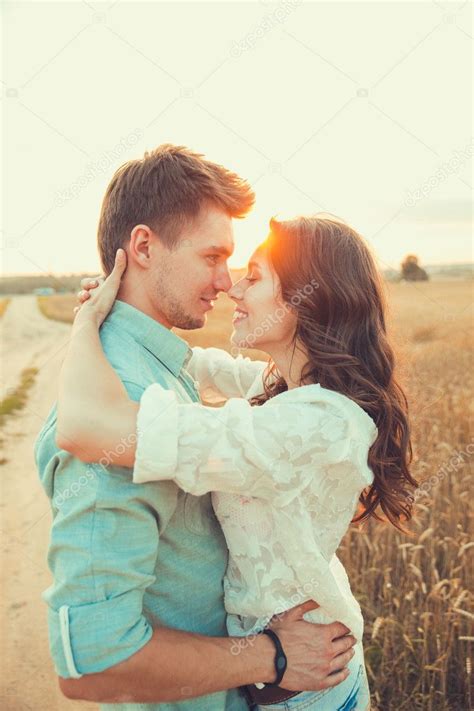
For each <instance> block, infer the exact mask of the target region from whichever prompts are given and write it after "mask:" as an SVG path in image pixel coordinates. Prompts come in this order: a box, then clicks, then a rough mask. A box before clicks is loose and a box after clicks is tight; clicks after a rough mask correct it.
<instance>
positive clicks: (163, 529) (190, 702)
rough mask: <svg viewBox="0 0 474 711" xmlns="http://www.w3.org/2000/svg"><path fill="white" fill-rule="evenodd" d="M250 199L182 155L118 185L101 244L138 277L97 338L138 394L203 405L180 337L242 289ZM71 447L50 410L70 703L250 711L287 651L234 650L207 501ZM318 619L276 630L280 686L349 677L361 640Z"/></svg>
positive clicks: (51, 599)
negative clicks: (248, 690) (243, 689)
mask: <svg viewBox="0 0 474 711" xmlns="http://www.w3.org/2000/svg"><path fill="white" fill-rule="evenodd" d="M253 201H254V195H253V193H252V190H251V189H250V187H249V185H248V184H247V183H246V182H245V181H244V180H242V179H241V178H239V177H238V176H237V175H235V174H234V173H231V172H230V171H228V170H226V169H225V168H223V167H222V166H219V165H216V164H214V163H211V162H210V161H207V160H205V159H204V158H203V157H202V156H200V155H198V154H195V153H192V152H191V151H189V150H187V149H184V148H180V147H174V146H170V145H164V146H161V147H159V148H158V149H157V150H155V151H153V152H152V153H150V154H145V156H144V158H143V159H140V160H135V161H131V162H129V163H127V164H126V165H124V166H123V167H122V168H120V169H119V170H118V171H117V173H116V174H115V176H114V177H113V179H112V182H111V183H110V185H109V187H108V189H107V192H106V195H105V198H104V202H103V206H102V214H101V217H100V223H99V230H98V245H99V251H100V255H101V261H102V266H103V269H104V272H105V273H106V274H109V273H110V272H111V270H112V267H113V264H114V260H115V253H116V250H117V249H118V248H119V247H123V248H125V250H126V252H127V264H128V267H127V271H126V274H125V276H124V278H123V280H122V285H121V288H120V292H119V294H118V300H117V302H116V303H115V305H114V307H113V309H112V311H111V313H110V315H109V316H108V318H107V319H106V321H105V322H104V325H103V326H102V329H101V340H102V344H103V347H104V351H105V353H106V356H107V358H108V359H109V360H110V362H111V364H112V365H113V367H114V368H115V369H116V371H117V372H118V374H119V376H120V377H121V379H122V381H123V383H124V385H125V387H126V389H127V392H128V394H129V396H130V397H131V398H132V399H134V400H136V401H138V400H139V399H140V397H141V394H142V393H143V391H144V390H145V388H146V387H147V386H148V385H150V384H151V383H152V382H156V381H157V382H159V383H161V384H162V385H163V386H164V387H166V388H170V389H173V390H174V391H175V392H176V393H177V394H178V397H179V398H180V400H181V401H182V402H193V401H198V400H199V393H198V390H197V384H196V383H194V382H193V380H192V379H191V378H190V376H189V374H188V373H187V372H186V363H187V361H188V359H189V357H190V355H191V352H190V349H189V347H188V346H187V344H186V343H185V342H184V341H183V340H182V339H180V338H178V336H176V335H175V334H174V333H173V332H172V331H171V328H172V327H179V328H185V329H194V328H200V327H202V326H203V325H204V323H205V321H206V313H207V312H208V311H209V310H210V309H212V302H213V300H214V299H215V298H216V297H217V295H218V294H219V293H220V292H221V291H227V290H228V289H229V288H230V286H231V279H230V275H229V271H228V267H227V258H228V257H229V256H230V255H231V254H232V251H233V247H234V245H233V235H232V218H237V217H243V216H244V215H245V214H246V213H247V212H248V211H249V209H250V208H251V206H252V204H253ZM61 437H62V435H61V433H60V432H57V430H56V407H54V408H53V410H52V411H51V413H50V415H49V417H48V420H47V422H46V424H45V426H44V428H43V430H42V431H41V433H40V435H39V437H38V440H37V443H36V446H35V455H36V460H37V465H38V468H39V471H40V475H41V479H42V483H43V486H44V488H45V490H46V492H47V494H48V496H49V497H50V499H51V502H52V508H53V527H52V534H51V547H50V551H49V565H50V568H51V571H52V573H53V578H54V581H53V584H52V586H51V587H50V588H49V589H48V590H47V591H46V592H45V593H44V597H45V600H46V602H47V603H48V606H49V617H48V622H49V632H50V646H51V653H52V656H53V659H54V662H55V665H56V669H57V673H58V675H59V683H60V686H61V689H62V691H63V693H64V694H65V695H66V696H67V697H69V698H77V699H90V700H95V701H99V702H105V703H115V704H116V703H121V704H122V706H121V708H122V709H127V710H131V709H138V708H140V709H148V710H149V711H152V710H157V709H166V710H169V709H176V710H178V709H179V710H181V709H187V708H190V709H196V710H197V711H201V710H202V711H224V709H225V710H231V711H232V710H235V711H240V710H241V709H246V708H247V705H246V702H245V700H244V698H243V696H242V695H241V694H240V693H239V691H238V689H237V687H239V686H241V685H244V684H253V683H256V682H259V681H263V682H268V683H271V682H272V681H273V680H274V679H275V677H276V670H275V663H274V662H275V647H274V643H273V642H272V640H271V639H270V638H269V637H267V636H266V635H259V636H258V637H257V639H254V640H249V642H248V644H244V645H241V651H240V653H239V654H238V655H235V654H232V651H231V650H232V640H231V639H229V638H228V637H227V636H226V627H225V610H224V605H223V587H222V581H223V576H224V572H225V568H226V564H227V547H226V544H225V540H224V537H223V534H222V532H221V530H220V527H219V525H218V523H217V520H216V518H215V516H214V512H213V510H212V506H211V499H210V495H205V496H200V497H194V496H191V495H189V494H185V493H184V492H182V491H181V490H179V489H178V488H177V487H176V486H175V485H174V484H173V483H172V482H162V483H150V484H145V485H143V486H140V487H137V486H135V485H134V484H133V483H132V479H131V472H130V470H129V469H126V468H118V467H112V466H110V453H107V452H104V457H103V459H102V460H101V461H100V462H99V463H98V464H94V465H87V464H84V463H83V462H81V461H80V460H79V459H76V458H75V457H72V456H71V455H70V454H68V453H67V452H65V451H64V450H63V449H61V447H58V446H57V444H56V442H59V443H60V444H61ZM63 446H65V445H64V442H63ZM119 446H121V447H126V446H127V442H122V443H120V444H119ZM306 609H309V607H308V606H306V607H305V606H301V607H300V609H297V610H295V611H291V612H290V613H286V615H284V616H283V618H282V620H280V622H279V623H278V634H279V636H280V639H281V641H282V643H283V646H284V650H285V653H286V656H287V658H288V669H287V671H286V672H285V676H284V682H285V684H286V685H287V687H288V688H290V689H294V690H298V689H299V688H315V689H323V688H326V687H329V686H333V685H335V684H336V683H338V682H339V681H342V680H343V679H344V678H345V672H340V670H341V669H343V667H344V666H345V665H346V664H347V662H348V661H349V659H350V655H351V652H350V651H349V649H350V647H351V646H352V644H353V638H351V637H347V638H346V639H344V640H343V641H341V640H339V642H338V643H335V642H333V639H334V638H337V637H341V636H342V635H344V634H345V632H347V628H345V627H344V626H343V625H341V624H339V623H334V624H333V625H327V626H324V625H316V626H315V625H311V624H309V623H306V622H304V621H303V620H302V615H303V613H304V611H305V610H306ZM234 649H235V647H234ZM331 672H339V673H337V674H335V675H331ZM135 704H140V706H139V707H138V706H136V705H135Z"/></svg>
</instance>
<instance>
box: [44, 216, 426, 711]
mask: <svg viewBox="0 0 474 711" xmlns="http://www.w3.org/2000/svg"><path fill="white" fill-rule="evenodd" d="M124 268H125V263H124V253H123V252H121V254H120V255H118V259H117V262H116V267H115V269H114V272H113V273H112V275H111V276H110V277H109V279H107V280H106V281H105V283H104V284H103V285H102V286H100V288H99V289H97V291H96V292H95V293H94V292H92V298H91V299H90V300H89V301H88V302H87V303H84V305H83V307H82V308H81V310H80V312H79V314H78V316H77V317H76V320H75V324H74V327H73V336H72V340H71V347H70V349H69V352H68V355H67V358H66V360H65V363H64V366H63V373H62V385H61V392H60V398H59V403H58V429H59V430H62V431H65V432H67V437H68V438H69V439H70V440H72V441H75V443H76V445H77V447H78V449H79V451H81V454H80V455H79V456H80V457H81V458H82V459H85V460H86V461H97V460H98V459H99V458H100V456H101V453H102V452H103V451H104V450H105V449H106V450H108V451H109V452H110V451H112V452H113V451H114V449H115V448H116V444H117V442H123V441H126V442H127V443H128V445H127V447H120V448H118V447H117V448H116V455H113V463H114V464H118V465H122V466H128V467H133V469H134V471H133V478H134V481H135V482H136V483H140V482H145V481H158V480H162V479H171V480H173V481H175V483H176V484H177V485H178V486H179V487H181V488H182V489H184V490H185V491H187V492H190V493H192V494H195V495H200V494H203V493H205V492H208V491H212V492H213V497H212V498H213V505H214V508H215V511H216V515H217V518H218V519H219V521H220V523H221V526H222V528H223V531H224V534H225V536H226V540H227V544H228V547H229V564H228V569H227V574H226V578H225V581H224V590H225V604H226V609H227V611H228V613H229V616H228V628H229V633H230V634H231V635H235V636H240V637H248V635H251V634H254V633H258V632H259V631H261V630H262V629H264V628H265V627H266V626H267V625H269V624H270V623H271V620H272V617H274V616H275V615H276V614H278V613H279V612H282V611H284V610H287V609H289V608H290V607H293V606H294V605H295V604H299V603H301V602H303V601H305V600H308V599H313V600H315V601H316V602H317V603H318V604H319V608H318V609H316V610H314V611H312V612H310V613H307V614H306V615H305V619H308V620H310V621H314V622H331V621H334V620H339V621H341V622H343V623H344V624H346V625H347V627H349V629H350V630H351V632H352V634H353V635H354V636H355V637H356V638H357V640H358V644H357V645H356V647H355V649H356V653H355V655H354V657H353V659H352V660H351V663H350V665H349V668H350V669H351V671H352V673H351V674H350V675H349V676H348V677H347V678H346V679H345V681H343V682H342V683H341V684H339V685H338V686H336V687H334V688H332V689H329V690H326V691H321V692H301V693H295V694H292V693H291V692H288V696H287V698H286V700H285V701H284V702H283V703H277V704H272V708H274V709H283V708H290V709H303V708H304V709H318V710H319V711H323V710H324V711H329V710H330V711H335V709H345V710H346V711H349V710H350V709H356V708H357V709H366V708H368V704H369V692H368V685H367V679H366V674H365V668H364V661H363V650H362V633H363V619H362V615H361V611H360V607H359V605H358V603H357V601H356V600H355V598H354V597H353V595H352V593H351V590H350V585H349V582H348V579H347V575H346V573H345V571H344V568H343V566H342V564H341V563H340V561H339V560H338V558H337V556H336V550H337V548H338V546H339V544H340V541H341V539H342V537H343V536H344V534H345V533H346V531H347V528H348V526H349V525H350V523H351V521H352V520H358V521H361V520H364V519H367V518H368V517H371V516H373V517H376V518H379V515H378V513H377V512H378V510H379V509H381V511H382V512H383V514H385V517H386V518H387V519H388V520H389V521H390V522H391V523H392V524H393V525H395V526H396V527H398V528H401V522H402V521H404V520H407V519H409V518H410V516H411V506H410V501H411V499H410V498H409V494H410V487H412V486H416V482H415V480H414V479H413V478H412V477H411V475H410V472H409V468H408V466H409V462H410V458H411V446H410V436H409V427H408V420H407V407H406V400H405V397H404V395H403V393H402V391H401V389H400V387H399V386H398V385H397V383H396V381H395V379H394V373H393V371H394V357H393V352H392V349H391V347H390V345H389V343H388V340H387V334H386V327H385V305H384V299H383V295H382V287H381V282H380V277H379V274H378V272H377V269H376V267H375V264H374V260H373V258H372V256H371V254H370V252H369V250H368V248H367V246H366V245H365V243H364V242H363V240H362V238H361V237H360V236H359V235H358V234H357V233H356V232H355V231H354V230H353V229H351V228H350V227H348V226H347V225H345V224H344V223H342V222H339V221H338V220H335V219H333V218H328V217H322V216H315V217H309V218H298V219H295V220H292V221H287V222H277V221H276V220H272V221H271V223H270V234H269V237H268V239H267V240H266V241H265V242H264V243H263V244H262V245H261V246H260V247H259V248H258V249H257V250H256V252H255V253H254V254H253V256H252V258H251V260H250V262H249V268H248V273H247V275H246V276H245V277H244V278H243V279H241V280H240V281H239V282H238V283H236V284H235V285H234V286H233V287H232V289H231V290H230V292H229V296H230V297H231V298H232V299H233V300H234V301H235V303H236V311H235V314H234V320H233V324H234V333H233V336H232V341H233V343H234V344H235V345H237V346H238V347H253V348H259V349H260V350H264V351H266V352H267V353H268V354H269V356H270V359H271V361H270V366H269V368H268V369H267V372H266V373H265V374H264V373H263V370H264V367H265V366H264V364H260V365H259V364H256V363H254V362H251V361H249V360H248V359H242V358H238V359H233V358H232V357H231V356H230V355H228V354H227V353H225V352H223V351H219V350H217V349H194V355H193V357H192V359H191V361H190V363H189V366H188V368H189V370H190V372H191V375H193V376H194V377H195V378H197V379H198V380H199V382H200V386H201V389H202V390H207V389H209V388H211V389H213V390H214V391H219V392H220V393H221V394H222V395H223V396H224V397H225V398H229V399H228V400H227V402H226V404H225V405H224V406H223V407H222V408H217V409H216V408H210V407H205V406H203V405H200V404H197V403H194V404H179V403H178V401H177V398H176V396H175V394H174V393H173V392H172V391H168V390H164V389H163V388H162V387H161V386H160V385H158V384H154V385H152V386H150V387H149V388H148V389H147V390H146V391H145V393H144V394H143V396H142V399H141V403H140V406H138V404H137V403H133V402H132V401H130V400H129V399H128V396H127V394H126V392H125V389H124V387H123V385H122V384H121V382H120V380H119V379H118V376H117V375H116V374H115V372H114V371H113V369H112V368H111V366H110V365H109V364H108V362H107V360H106V359H105V356H104V355H103V352H102V349H101V346H100V340H99V337H98V328H99V326H100V324H101V323H102V321H103V319H104V318H105V316H106V314H107V313H108V311H109V309H110V308H111V306H112V303H113V300H114V298H115V295H116V293H117V290H118V286H119V282H120V275H121V274H122V272H123V270H124ZM262 376H264V377H262ZM72 403H74V405H72ZM94 412H97V413H98V415H97V416H94ZM135 432H137V434H138V439H137V437H135V436H134V435H135ZM123 450H125V451H123ZM119 452H120V453H119ZM74 453H76V452H74ZM358 506H360V511H359V512H358V515H357V516H356V518H355V519H354V515H355V514H356V513H357V508H358ZM242 642H243V643H246V640H244V639H243V640H242ZM236 653H238V645H237V646H236ZM281 686H282V687H284V677H283V680H282V683H281ZM250 692H251V695H252V699H253V700H254V701H255V702H256V703H257V704H258V701H259V698H261V697H259V693H260V694H262V692H259V691H258V689H256V688H255V687H252V689H250ZM265 707H266V704H265ZM262 708H264V707H263V706H262Z"/></svg>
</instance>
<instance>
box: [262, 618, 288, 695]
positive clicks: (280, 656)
mask: <svg viewBox="0 0 474 711" xmlns="http://www.w3.org/2000/svg"><path fill="white" fill-rule="evenodd" d="M263 634H266V635H268V636H269V637H270V639H271V640H272V642H273V644H274V645H275V660H274V664H275V674H276V679H275V681H272V682H271V684H265V686H279V684H280V682H281V680H282V679H283V675H284V673H285V672H286V667H287V666H288V660H287V658H286V654H285V652H284V651H283V647H282V646H281V642H280V640H279V638H278V635H277V634H275V632H274V631H273V630H270V629H268V628H267V629H264V630H263Z"/></svg>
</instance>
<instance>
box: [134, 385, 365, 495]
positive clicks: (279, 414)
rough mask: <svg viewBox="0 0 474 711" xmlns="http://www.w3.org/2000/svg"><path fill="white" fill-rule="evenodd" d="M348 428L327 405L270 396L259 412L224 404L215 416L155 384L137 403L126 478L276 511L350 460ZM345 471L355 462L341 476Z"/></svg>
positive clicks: (241, 403) (235, 402)
mask: <svg viewBox="0 0 474 711" xmlns="http://www.w3.org/2000/svg"><path fill="white" fill-rule="evenodd" d="M354 426H355V425H354ZM352 428H353V421H352V419H351V418H349V417H348V416H347V414H346V413H345V412H344V409H343V408H339V407H338V406H337V404H334V403H332V402H324V401H322V402H320V403H307V402H299V403H297V404H295V403H291V401H288V399H285V398H283V399H282V400H280V401H279V396H277V397H275V398H272V399H271V400H270V401H268V402H267V403H266V404H264V405H262V406H260V407H251V405H250V404H249V403H248V402H247V401H246V400H244V399H231V400H229V401H228V402H227V403H226V404H225V405H224V407H222V408H218V409H216V408H210V407H205V406H203V405H200V404H198V403H193V404H190V405H188V404H179V403H178V401H177V399H176V395H175V393H174V392H172V391H165V390H163V388H162V387H161V386H160V385H158V384H156V383H155V384H153V385H151V386H150V387H149V388H147V390H146V391H145V393H144V394H143V396H142V399H141V405H140V410H139V414H138V443H137V453H136V461H135V468H134V472H133V478H134V481H135V482H136V483H143V482H147V481H158V480H162V479H172V480H174V481H175V482H176V484H177V485H178V486H179V487H180V488H182V489H184V490H185V491H188V492H190V493H192V494H195V495H202V494H204V493H206V492H209V491H224V492H227V493H234V494H246V495H248V496H253V497H260V498H265V499H276V498H278V499H279V501H280V503H282V502H283V501H288V500H290V499H292V498H294V496H296V495H298V493H299V492H301V491H302V490H303V489H304V488H305V487H307V486H308V485H310V486H311V487H312V488H313V487H316V491H317V487H318V474H317V472H318V470H319V472H321V471H322V472H323V473H324V472H326V471H327V470H328V468H330V467H331V466H332V465H337V464H338V463H341V462H348V461H350V460H351V458H353V457H354V453H353V442H354V437H357V433H355V432H354V431H351V430H352ZM352 469H354V471H355V472H356V471H357V469H358V466H357V463H356V462H355V461H354V467H353V468H352V467H348V468H347V470H348V472H349V475H348V476H350V472H351V470H352ZM347 483H348V484H349V482H347ZM321 486H323V485H322V484H321ZM327 488H328V481H327V480H326V481H325V482H324V490H325V491H327ZM338 491H340V488H339V489H338ZM338 495H339V494H338Z"/></svg>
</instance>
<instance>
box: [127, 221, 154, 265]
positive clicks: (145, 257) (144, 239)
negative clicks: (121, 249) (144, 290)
mask: <svg viewBox="0 0 474 711" xmlns="http://www.w3.org/2000/svg"><path fill="white" fill-rule="evenodd" d="M155 237H156V235H155V233H154V232H153V230H152V229H151V228H150V227H148V225H135V227H134V228H133V230H132V231H131V232H130V243H129V245H128V250H127V257H128V258H129V259H130V260H131V261H133V262H135V263H136V264H137V265H139V266H140V267H142V269H147V268H148V265H149V263H150V248H151V244H152V241H153V239H154V238H155Z"/></svg>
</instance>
